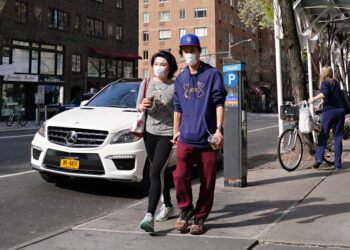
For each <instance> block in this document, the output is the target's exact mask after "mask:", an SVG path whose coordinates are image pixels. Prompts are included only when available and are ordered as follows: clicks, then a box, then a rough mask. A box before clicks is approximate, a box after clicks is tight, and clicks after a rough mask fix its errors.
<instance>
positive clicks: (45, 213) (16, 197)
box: [0, 114, 278, 249]
mask: <svg viewBox="0 0 350 250" xmlns="http://www.w3.org/2000/svg"><path fill="white" fill-rule="evenodd" d="M34 133H35V130H26V131H12V132H11V131H10V132H4V131H2V132H0V147H1V150H0V201H1V202H0V221H1V224H0V232H1V234H0V249H7V248H9V247H13V246H15V245H18V244H21V243H23V242H26V241H29V240H32V239H35V238H38V237H41V236H44V235H47V234H52V233H55V232H60V231H64V230H67V229H69V228H71V227H72V226H75V225H78V224H81V223H83V222H85V221H89V220H91V219H93V218H97V217H100V216H103V215H106V214H109V213H111V212H113V211H117V210H119V209H121V208H125V207H128V206H130V205H131V204H134V203H135V202H139V200H140V199H142V198H143V197H141V196H139V195H137V194H136V193H135V192H133V191H132V189H130V187H129V186H127V185H126V184H119V183H111V182H104V181H95V180H94V181H88V180H76V181H73V182H70V183H68V184H65V185H55V184H50V183H47V182H45V181H44V180H42V179H41V177H40V176H39V175H38V173H36V172H34V171H31V169H30V167H29V163H30V143H31V140H32V138H33V136H34ZM277 136H278V124H277V116H276V115H269V114H249V115H248V158H253V159H254V157H259V156H261V155H264V154H276V144H277V139H278V138H277ZM140 219H141V218H140ZM116 223H117V222H116Z"/></svg>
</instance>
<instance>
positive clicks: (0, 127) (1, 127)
mask: <svg viewBox="0 0 350 250" xmlns="http://www.w3.org/2000/svg"><path fill="white" fill-rule="evenodd" d="M40 124H41V125H42V124H43V121H41V123H40ZM39 127H40V126H39V125H36V123H35V121H28V123H27V124H26V125H25V126H21V125H20V124H18V123H17V121H15V122H14V123H13V124H12V126H10V127H8V126H7V125H6V122H0V132H8V131H20V130H29V129H39Z"/></svg>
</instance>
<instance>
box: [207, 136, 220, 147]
mask: <svg viewBox="0 0 350 250" xmlns="http://www.w3.org/2000/svg"><path fill="white" fill-rule="evenodd" d="M217 141H218V139H217V138H216V137H215V136H214V135H209V137H208V142H209V143H210V146H211V148H212V149H213V150H214V151H216V150H219V147H218V145H217V144H216V143H217Z"/></svg>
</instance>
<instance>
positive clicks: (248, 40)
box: [228, 39, 253, 57]
mask: <svg viewBox="0 0 350 250" xmlns="http://www.w3.org/2000/svg"><path fill="white" fill-rule="evenodd" d="M252 40H253V39H247V40H243V41H240V42H238V43H235V44H231V45H229V46H228V56H229V57H231V49H232V48H233V47H235V46H236V45H238V44H241V43H245V42H250V41H252Z"/></svg>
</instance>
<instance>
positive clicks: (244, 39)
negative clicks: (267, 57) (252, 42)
mask: <svg viewBox="0 0 350 250" xmlns="http://www.w3.org/2000/svg"><path fill="white" fill-rule="evenodd" d="M242 40H243V41H246V40H248V38H246V37H242ZM247 43H248V42H244V43H242V47H243V48H247Z"/></svg>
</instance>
